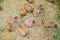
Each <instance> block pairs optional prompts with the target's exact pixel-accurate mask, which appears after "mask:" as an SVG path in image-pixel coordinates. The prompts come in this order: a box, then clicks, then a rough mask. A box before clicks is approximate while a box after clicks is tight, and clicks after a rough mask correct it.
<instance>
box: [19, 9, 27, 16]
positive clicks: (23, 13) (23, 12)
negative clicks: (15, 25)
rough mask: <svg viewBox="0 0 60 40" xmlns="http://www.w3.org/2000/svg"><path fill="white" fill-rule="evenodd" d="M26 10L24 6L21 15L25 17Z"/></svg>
mask: <svg viewBox="0 0 60 40" xmlns="http://www.w3.org/2000/svg"><path fill="white" fill-rule="evenodd" d="M26 13H27V12H26V10H25V9H24V8H22V9H20V16H21V17H23V16H25V15H26Z"/></svg>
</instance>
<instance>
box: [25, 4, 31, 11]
mask: <svg viewBox="0 0 60 40" xmlns="http://www.w3.org/2000/svg"><path fill="white" fill-rule="evenodd" d="M24 8H25V10H26V11H27V12H32V7H31V6H30V4H29V3H25V4H24Z"/></svg>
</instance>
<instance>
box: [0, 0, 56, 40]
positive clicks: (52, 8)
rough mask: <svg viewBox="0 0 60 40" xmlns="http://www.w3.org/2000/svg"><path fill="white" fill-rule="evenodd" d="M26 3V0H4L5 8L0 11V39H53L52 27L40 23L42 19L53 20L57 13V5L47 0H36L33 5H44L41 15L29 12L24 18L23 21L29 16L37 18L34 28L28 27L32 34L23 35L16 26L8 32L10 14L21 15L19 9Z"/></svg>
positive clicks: (3, 5)
mask: <svg viewBox="0 0 60 40" xmlns="http://www.w3.org/2000/svg"><path fill="white" fill-rule="evenodd" d="M24 3H26V1H25V0H4V2H3V3H2V4H1V6H2V7H3V10H2V11H0V40H53V33H52V28H51V29H48V30H46V29H44V27H42V26H41V25H40V23H41V21H42V20H44V21H47V20H49V21H50V20H52V21H55V20H54V19H53V17H54V15H55V13H56V5H54V4H52V3H50V2H47V1H45V0H35V3H34V4H32V6H34V5H36V4H38V3H40V4H42V5H43V7H44V12H43V13H42V14H41V15H39V17H33V16H32V14H30V13H28V14H27V15H26V16H25V17H24V18H22V19H21V20H22V23H23V21H24V20H25V19H27V18H31V17H32V18H35V20H36V23H35V25H34V26H33V27H32V28H27V29H28V30H29V32H30V34H29V35H28V36H27V37H21V36H20V34H19V32H18V29H17V28H16V29H15V31H13V32H8V31H7V29H6V21H7V20H8V19H9V17H10V16H16V15H19V9H20V8H23V4H24Z"/></svg>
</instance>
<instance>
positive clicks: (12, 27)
mask: <svg viewBox="0 0 60 40" xmlns="http://www.w3.org/2000/svg"><path fill="white" fill-rule="evenodd" d="M7 29H8V30H9V31H13V30H14V24H13V22H12V21H9V20H8V21H7Z"/></svg>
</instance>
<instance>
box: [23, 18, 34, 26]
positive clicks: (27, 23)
mask: <svg viewBox="0 0 60 40" xmlns="http://www.w3.org/2000/svg"><path fill="white" fill-rule="evenodd" d="M24 23H25V25H26V26H28V27H32V26H33V25H34V23H35V20H34V19H33V18H28V19H26V20H25V22H24Z"/></svg>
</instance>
